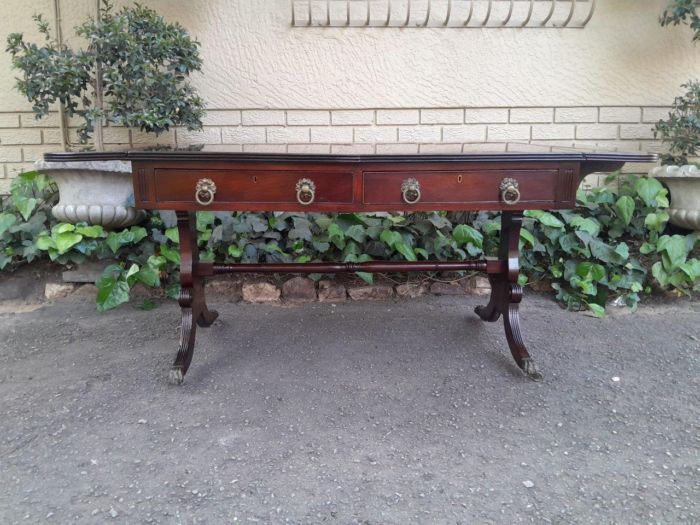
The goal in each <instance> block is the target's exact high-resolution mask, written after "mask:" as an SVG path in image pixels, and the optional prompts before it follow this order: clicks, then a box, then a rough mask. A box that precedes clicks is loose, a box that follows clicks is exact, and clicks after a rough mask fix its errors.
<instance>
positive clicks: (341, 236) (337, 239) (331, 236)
mask: <svg viewBox="0 0 700 525" xmlns="http://www.w3.org/2000/svg"><path fill="white" fill-rule="evenodd" d="M328 240H330V241H331V242H332V243H333V244H335V245H336V247H337V248H338V249H340V250H342V249H344V248H345V233H343V230H341V229H340V226H338V225H337V224H336V223H332V224H331V225H330V226H328Z"/></svg>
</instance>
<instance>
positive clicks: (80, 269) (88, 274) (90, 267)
mask: <svg viewBox="0 0 700 525" xmlns="http://www.w3.org/2000/svg"><path fill="white" fill-rule="evenodd" d="M116 262H117V261H115V260H108V261H85V262H83V263H81V264H79V265H78V266H77V267H76V268H74V269H72V270H66V271H65V272H63V274H62V277H63V281H64V282H66V283H92V284H95V283H96V282H97V281H98V280H99V279H100V277H102V272H103V271H104V269H105V268H107V266H109V265H110V264H115V263H116Z"/></svg>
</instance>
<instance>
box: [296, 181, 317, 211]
mask: <svg viewBox="0 0 700 525" xmlns="http://www.w3.org/2000/svg"><path fill="white" fill-rule="evenodd" d="M296 190H297V201H298V202H299V204H301V205H302V206H308V205H309V204H311V203H312V202H313V201H314V200H315V199H316V184H314V181H312V180H311V179H299V180H298V181H297V185H296Z"/></svg>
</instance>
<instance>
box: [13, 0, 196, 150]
mask: <svg viewBox="0 0 700 525" xmlns="http://www.w3.org/2000/svg"><path fill="white" fill-rule="evenodd" d="M103 5H104V7H103V8H102V10H101V13H100V15H101V16H100V19H99V20H88V21H87V22H85V23H84V24H82V25H81V26H80V27H78V28H77V29H76V34H77V35H78V36H80V37H82V38H84V39H85V40H87V44H88V46H87V49H77V50H73V49H70V48H68V47H65V46H62V47H59V46H58V45H57V44H56V42H55V41H54V40H53V39H52V37H51V33H50V29H49V24H48V22H46V21H45V20H44V18H43V17H42V16H41V15H36V16H35V20H36V22H37V26H38V29H39V31H40V32H41V34H42V35H43V36H44V42H43V43H42V44H40V45H37V44H34V43H31V42H27V41H26V40H25V38H24V36H23V35H22V34H21V33H13V34H11V35H9V37H8V38H7V51H8V52H9V53H10V54H11V56H12V65H13V67H14V68H15V69H18V70H19V71H20V72H21V73H22V77H21V78H19V79H18V80H17V84H16V87H17V89H18V90H19V92H20V93H22V94H23V95H24V96H26V97H27V99H28V100H29V101H30V102H31V103H32V107H33V110H34V113H35V114H36V117H37V118H42V117H45V116H46V115H48V113H49V111H50V108H51V106H52V105H53V104H55V103H61V104H63V106H64V107H65V110H66V114H67V115H68V116H78V117H79V118H80V119H82V124H81V126H80V128H79V130H78V134H79V136H80V140H81V143H86V142H87V141H88V139H89V138H90V136H91V134H92V133H93V131H94V129H95V125H96V123H97V122H102V121H108V122H112V123H115V124H121V125H124V126H126V127H127V128H138V129H140V130H142V131H145V132H152V133H155V134H156V135H158V134H160V133H163V132H165V131H168V130H169V129H170V127H172V126H185V127H187V128H188V129H190V130H199V129H201V128H202V116H203V114H204V103H203V101H202V99H201V98H200V96H199V95H198V94H197V92H196V91H195V89H194V88H193V87H192V85H191V84H190V83H189V82H188V80H187V79H188V77H189V75H190V74H191V73H193V72H195V71H199V70H201V67H202V61H201V59H200V56H199V43H198V42H196V41H195V40H193V39H192V38H191V37H190V36H189V34H188V33H187V31H186V30H185V29H184V28H183V27H182V26H181V25H180V24H177V23H168V22H166V21H165V20H164V19H163V17H161V16H160V15H158V14H157V13H156V12H155V11H154V10H152V9H150V8H148V7H145V6H142V5H139V4H135V5H133V6H129V7H124V8H122V9H121V10H119V11H115V10H114V8H113V5H112V2H111V1H108V0H105V1H104V4H103ZM102 93H104V100H103V101H102V104H101V105H100V104H99V102H100V100H101V99H102V96H101V94H102ZM98 94H100V96H97V95H98ZM96 102H98V103H97V104H96Z"/></svg>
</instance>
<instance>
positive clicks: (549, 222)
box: [525, 210, 564, 228]
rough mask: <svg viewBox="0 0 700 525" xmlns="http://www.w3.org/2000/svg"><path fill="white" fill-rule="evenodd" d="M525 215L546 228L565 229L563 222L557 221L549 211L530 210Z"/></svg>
mask: <svg viewBox="0 0 700 525" xmlns="http://www.w3.org/2000/svg"><path fill="white" fill-rule="evenodd" d="M525 215H526V216H527V217H532V218H533V219H536V220H538V221H539V222H541V223H542V224H544V225H545V226H549V227H550V228H563V227H564V223H563V222H561V221H560V220H559V219H557V218H556V217H555V216H554V215H552V214H551V213H549V212H547V211H542V210H528V211H526V212H525Z"/></svg>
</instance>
